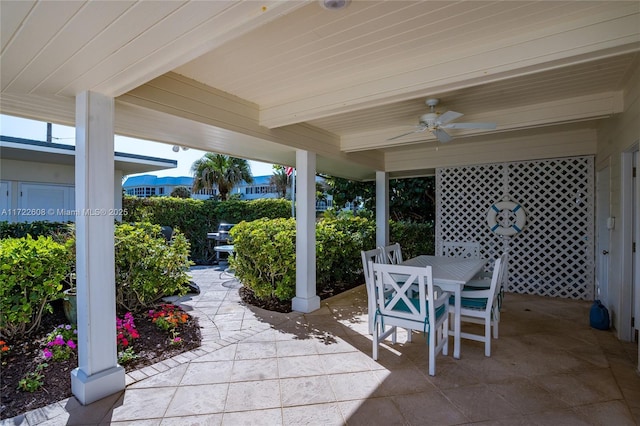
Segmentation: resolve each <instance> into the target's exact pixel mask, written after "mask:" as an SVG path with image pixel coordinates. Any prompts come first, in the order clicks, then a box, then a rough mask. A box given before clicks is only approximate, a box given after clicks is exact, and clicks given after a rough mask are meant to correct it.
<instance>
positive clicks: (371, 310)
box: [367, 293, 376, 334]
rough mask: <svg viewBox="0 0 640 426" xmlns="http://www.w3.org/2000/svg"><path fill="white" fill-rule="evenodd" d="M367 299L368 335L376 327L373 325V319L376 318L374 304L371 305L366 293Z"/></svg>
mask: <svg viewBox="0 0 640 426" xmlns="http://www.w3.org/2000/svg"><path fill="white" fill-rule="evenodd" d="M367 299H369V300H368V305H369V308H368V309H369V312H368V317H369V334H373V332H374V329H375V326H376V325H375V324H374V321H375V317H376V316H375V312H376V309H375V304H374V303H372V301H371V300H370V299H371V298H370V296H369V295H368V293H367Z"/></svg>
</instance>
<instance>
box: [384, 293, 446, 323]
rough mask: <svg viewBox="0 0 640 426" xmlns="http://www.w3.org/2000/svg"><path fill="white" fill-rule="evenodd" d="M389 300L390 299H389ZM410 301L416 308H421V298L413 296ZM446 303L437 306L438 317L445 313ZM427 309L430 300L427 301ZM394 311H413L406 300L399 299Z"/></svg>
mask: <svg viewBox="0 0 640 426" xmlns="http://www.w3.org/2000/svg"><path fill="white" fill-rule="evenodd" d="M387 300H389V299H387ZM409 301H410V302H411V304H412V305H413V306H414V307H415V308H416V310H418V311H419V310H420V300H419V299H417V298H411V299H409ZM444 308H445V307H444V305H442V306H440V307H438V308H436V319H437V318H440V316H442V314H444V313H445V309H444ZM427 309H429V302H427ZM393 310H394V311H400V312H411V310H410V309H409V307H408V306H407V304H406V303H405V301H404V300H399V301H398V303H396V305H395V306H394V308H393ZM427 321H428V320H427Z"/></svg>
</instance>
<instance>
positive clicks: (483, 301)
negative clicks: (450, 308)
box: [449, 289, 487, 309]
mask: <svg viewBox="0 0 640 426" xmlns="http://www.w3.org/2000/svg"><path fill="white" fill-rule="evenodd" d="M476 290H477V289H476ZM449 304H450V305H455V298H454V297H453V296H451V297H450V298H449ZM461 304H462V307H463V308H470V309H486V307H487V298H486V297H478V298H475V297H463V298H462V299H461Z"/></svg>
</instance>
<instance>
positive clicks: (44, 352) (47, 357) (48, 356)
mask: <svg viewBox="0 0 640 426" xmlns="http://www.w3.org/2000/svg"><path fill="white" fill-rule="evenodd" d="M42 355H44V357H45V359H49V358H51V357H52V356H53V354H52V353H51V351H50V350H49V349H45V350H43V351H42Z"/></svg>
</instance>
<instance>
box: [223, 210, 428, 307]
mask: <svg viewBox="0 0 640 426" xmlns="http://www.w3.org/2000/svg"><path fill="white" fill-rule="evenodd" d="M390 233H391V239H392V241H399V242H400V244H401V245H402V250H403V255H404V256H405V257H407V258H409V257H414V256H417V255H418V254H432V253H433V245H434V241H433V235H434V234H433V226H432V225H431V224H414V223H411V224H409V223H391V230H390ZM375 234H376V228H375V222H374V221H372V220H368V219H365V218H361V217H352V218H340V219H324V220H321V221H320V222H318V223H317V224H316V259H317V260H316V262H317V263H316V279H317V281H316V283H317V288H327V287H329V288H330V287H331V286H332V285H335V284H339V283H348V284H358V283H363V282H364V278H363V276H362V261H361V257H360V251H361V250H369V249H371V248H373V247H375ZM231 235H232V237H233V241H234V247H235V256H234V257H233V258H232V259H231V261H230V263H231V267H232V268H233V269H234V270H235V274H236V277H237V278H238V279H239V280H240V281H241V282H242V283H243V284H244V285H245V286H247V287H249V288H250V289H251V290H252V291H253V292H254V294H255V295H256V297H258V298H262V299H268V298H272V297H275V298H278V299H280V300H290V299H291V298H293V297H294V296H295V281H296V268H295V266H296V253H295V251H296V244H295V243H296V224H295V220H294V219H277V220H268V219H261V220H257V221H254V222H241V223H240V224H238V225H236V226H235V227H234V228H233V229H232V230H231Z"/></svg>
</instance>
